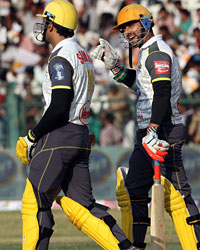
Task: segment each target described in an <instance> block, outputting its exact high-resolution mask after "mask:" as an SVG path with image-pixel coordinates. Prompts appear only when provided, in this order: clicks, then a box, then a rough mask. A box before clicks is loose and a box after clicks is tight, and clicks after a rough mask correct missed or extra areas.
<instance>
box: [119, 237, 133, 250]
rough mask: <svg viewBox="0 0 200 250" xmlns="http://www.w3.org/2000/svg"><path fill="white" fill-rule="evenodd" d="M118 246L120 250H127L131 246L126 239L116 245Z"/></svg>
mask: <svg viewBox="0 0 200 250" xmlns="http://www.w3.org/2000/svg"><path fill="white" fill-rule="evenodd" d="M118 246H119V248H120V249H121V250H123V249H128V248H129V247H130V246H132V244H131V242H130V241H129V240H128V239H125V240H123V241H121V242H120V243H119V244H118Z"/></svg>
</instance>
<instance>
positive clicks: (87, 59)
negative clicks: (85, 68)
mask: <svg viewBox="0 0 200 250" xmlns="http://www.w3.org/2000/svg"><path fill="white" fill-rule="evenodd" d="M76 56H77V57H78V59H79V60H80V62H81V63H82V64H84V63H85V62H90V63H91V62H92V59H91V58H90V56H89V55H88V54H87V53H86V52H85V51H84V50H81V51H79V52H78V53H77V54H76Z"/></svg>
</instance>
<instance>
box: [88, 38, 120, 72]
mask: <svg viewBox="0 0 200 250" xmlns="http://www.w3.org/2000/svg"><path fill="white" fill-rule="evenodd" d="M99 43H100V45H98V46H97V47H96V49H94V50H93V51H91V52H90V56H91V57H92V59H98V60H102V61H103V62H104V63H105V66H106V68H108V69H113V68H114V67H115V65H116V63H117V61H118V60H119V57H120V56H119V54H118V53H117V51H116V50H115V49H114V48H113V47H112V46H111V45H110V43H109V42H107V41H106V40H104V39H103V38H99Z"/></svg>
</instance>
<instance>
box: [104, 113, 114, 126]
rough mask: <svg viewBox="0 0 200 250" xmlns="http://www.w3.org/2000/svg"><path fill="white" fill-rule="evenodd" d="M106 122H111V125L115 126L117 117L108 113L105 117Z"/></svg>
mask: <svg viewBox="0 0 200 250" xmlns="http://www.w3.org/2000/svg"><path fill="white" fill-rule="evenodd" d="M105 120H107V121H109V122H110V123H112V124H113V122H114V120H115V116H114V115H113V114H112V113H107V114H106V116H105Z"/></svg>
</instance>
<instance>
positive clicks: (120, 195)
mask: <svg viewBox="0 0 200 250" xmlns="http://www.w3.org/2000/svg"><path fill="white" fill-rule="evenodd" d="M127 173H128V168H126V167H119V168H118V169H117V186H116V196H117V202H118V205H119V207H120V210H121V221H122V230H123V232H124V233H125V235H126V237H127V238H128V239H129V240H130V241H131V242H133V240H132V227H133V217H132V212H131V201H130V197H129V194H128V191H127V189H126V187H125V183H124V179H125V177H126V175H127Z"/></svg>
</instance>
